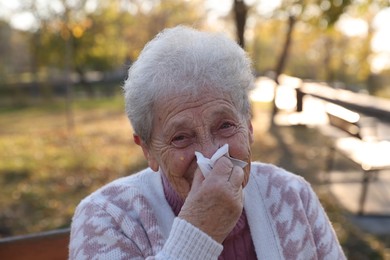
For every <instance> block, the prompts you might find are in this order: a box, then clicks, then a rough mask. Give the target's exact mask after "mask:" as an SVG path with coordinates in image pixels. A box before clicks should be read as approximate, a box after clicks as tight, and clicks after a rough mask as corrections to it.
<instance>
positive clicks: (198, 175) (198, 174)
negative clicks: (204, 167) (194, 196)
mask: <svg viewBox="0 0 390 260" xmlns="http://www.w3.org/2000/svg"><path fill="white" fill-rule="evenodd" d="M203 181H204V176H203V174H202V171H201V170H200V169H199V167H198V168H197V169H196V170H195V172H194V178H193V180H192V185H191V190H197V188H198V187H199V186H200V185H201V184H202V182H203Z"/></svg>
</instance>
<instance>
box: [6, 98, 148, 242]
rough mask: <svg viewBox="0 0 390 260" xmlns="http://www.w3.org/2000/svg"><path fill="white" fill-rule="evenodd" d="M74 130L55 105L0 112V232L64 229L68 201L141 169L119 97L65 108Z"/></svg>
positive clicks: (69, 210)
mask: <svg viewBox="0 0 390 260" xmlns="http://www.w3.org/2000/svg"><path fill="white" fill-rule="evenodd" d="M73 115H74V127H73V128H72V129H69V128H68V126H67V120H66V111H65V109H58V108H57V107H56V105H54V107H53V106H52V104H49V105H47V104H45V105H42V106H35V107H28V108H23V109H17V110H12V111H10V112H8V113H5V112H3V113H0V125H1V126H2V127H1V129H0V185H1V187H2V190H1V196H0V223H1V224H0V233H1V235H2V236H8V235H17V234H25V233H31V232H38V231H43V230H49V229H53V228H58V227H64V226H68V225H69V223H70V220H71V217H72V215H73V211H74V207H75V206H76V204H77V203H78V202H79V201H80V199H82V198H83V197H85V196H86V195H87V194H89V193H91V192H92V191H94V190H95V189H97V188H98V187H100V186H102V185H103V184H105V183H107V182H109V181H110V180H113V179H115V178H118V177H120V176H124V175H127V174H128V173H130V172H134V171H136V170H137V169H140V168H142V167H144V166H145V161H144V159H143V157H142V153H141V151H140V150H139V149H136V147H135V145H133V144H132V139H131V137H132V131H131V128H130V124H129V123H128V120H127V118H126V117H125V115H124V112H123V104H122V98H121V97H114V98H111V99H95V100H81V101H77V102H75V103H74V105H73Z"/></svg>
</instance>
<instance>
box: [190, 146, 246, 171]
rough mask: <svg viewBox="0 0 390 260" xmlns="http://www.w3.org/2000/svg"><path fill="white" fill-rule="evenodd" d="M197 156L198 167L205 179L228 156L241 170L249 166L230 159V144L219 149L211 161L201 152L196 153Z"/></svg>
mask: <svg viewBox="0 0 390 260" xmlns="http://www.w3.org/2000/svg"><path fill="white" fill-rule="evenodd" d="M195 156H196V161H197V163H198V166H199V168H200V170H201V171H202V173H203V176H204V177H205V178H206V176H207V175H209V173H210V172H211V170H212V169H213V167H214V164H215V162H216V161H217V160H218V159H219V158H221V157H222V156H226V157H227V158H229V159H230V161H231V162H232V163H233V165H234V166H239V167H241V168H244V167H245V166H246V165H247V164H248V163H246V162H244V161H241V160H238V159H235V158H232V157H230V156H229V145H228V144H224V145H223V146H222V147H221V148H219V149H218V150H217V151H216V152H215V153H214V154H213V156H212V157H211V158H210V159H208V158H206V157H204V156H203V154H201V153H200V152H195Z"/></svg>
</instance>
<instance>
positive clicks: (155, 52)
mask: <svg viewBox="0 0 390 260" xmlns="http://www.w3.org/2000/svg"><path fill="white" fill-rule="evenodd" d="M253 82H254V78H253V74H252V70H251V62H250V60H249V58H248V57H247V55H246V53H245V52H244V50H243V49H242V48H241V47H240V46H239V45H238V44H237V43H236V42H234V41H233V40H231V39H228V38H227V37H225V36H223V35H222V34H219V33H208V32H200V31H197V30H195V29H192V28H188V27H185V26H178V27H175V28H171V29H165V30H164V31H162V32H161V33H159V34H158V35H157V36H156V37H155V38H154V39H153V40H151V41H150V42H149V43H148V44H147V45H146V46H145V48H144V49H143V51H142V52H141V54H140V56H139V57H138V59H137V61H136V62H135V63H134V64H133V65H132V66H131V68H130V69H129V75H128V78H127V80H126V81H125V84H124V87H123V88H124V92H125V103H126V113H127V116H128V117H129V119H130V122H131V124H132V127H133V130H134V132H135V133H136V134H137V135H139V136H140V137H141V139H142V140H143V141H144V142H145V143H147V144H148V143H149V141H150V138H151V132H152V127H153V115H154V111H153V107H154V103H155V102H156V101H157V100H158V99H160V98H163V97H167V96H168V95H171V94H172V93H176V94H180V93H186V94H190V95H198V94H199V93H200V91H202V92H203V91H204V90H205V89H207V90H216V92H212V93H221V92H222V93H226V94H228V95H229V96H230V97H231V100H232V102H233V104H234V105H235V106H236V107H237V109H238V110H239V111H241V113H242V115H243V116H247V117H250V103H249V98H248V92H249V91H250V90H251V89H252V87H253Z"/></svg>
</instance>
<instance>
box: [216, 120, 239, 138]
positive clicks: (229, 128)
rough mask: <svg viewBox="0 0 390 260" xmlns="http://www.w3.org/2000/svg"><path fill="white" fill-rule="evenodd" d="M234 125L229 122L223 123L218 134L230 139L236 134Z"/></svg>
mask: <svg viewBox="0 0 390 260" xmlns="http://www.w3.org/2000/svg"><path fill="white" fill-rule="evenodd" d="M236 129H237V127H236V125H235V124H234V123H231V122H224V123H222V124H221V125H220V127H219V130H218V132H219V133H220V134H221V135H222V136H224V137H230V136H232V135H233V134H234V133H235V132H236Z"/></svg>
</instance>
